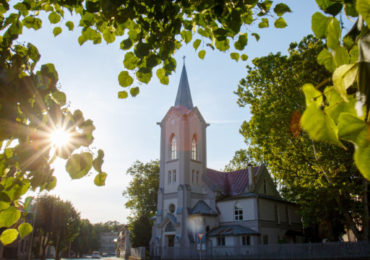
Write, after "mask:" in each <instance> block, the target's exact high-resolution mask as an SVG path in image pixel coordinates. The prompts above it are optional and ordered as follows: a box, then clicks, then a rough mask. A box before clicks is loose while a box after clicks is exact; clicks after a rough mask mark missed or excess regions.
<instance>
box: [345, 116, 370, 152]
mask: <svg viewBox="0 0 370 260" xmlns="http://www.w3.org/2000/svg"><path fill="white" fill-rule="evenodd" d="M368 127H369V126H368V125H367V124H366V123H365V122H364V121H363V120H361V119H359V118H358V117H357V116H354V115H353V114H351V113H342V114H341V115H340V116H339V118H338V135H339V137H340V138H341V139H343V140H346V141H349V142H352V143H354V144H356V145H361V146H362V145H363V144H364V142H366V134H367V130H368ZM362 132H364V133H365V138H364V140H361V139H360V137H361V133H362ZM369 140H370V139H369Z"/></svg>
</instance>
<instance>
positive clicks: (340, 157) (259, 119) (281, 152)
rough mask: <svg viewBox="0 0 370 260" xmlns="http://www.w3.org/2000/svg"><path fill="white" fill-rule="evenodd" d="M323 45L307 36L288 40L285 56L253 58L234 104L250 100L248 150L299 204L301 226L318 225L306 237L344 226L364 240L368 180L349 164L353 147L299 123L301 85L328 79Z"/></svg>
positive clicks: (331, 235)
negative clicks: (321, 138) (321, 137)
mask: <svg viewBox="0 0 370 260" xmlns="http://www.w3.org/2000/svg"><path fill="white" fill-rule="evenodd" d="M323 49H324V44H323V43H322V42H321V41H320V40H318V39H315V38H313V37H312V36H308V37H306V38H304V39H303V40H302V41H301V42H300V43H298V44H297V43H292V44H291V45H290V48H289V56H282V55H281V54H280V53H277V54H270V55H268V56H266V57H260V58H256V59H254V60H253V67H250V66H248V67H247V77H246V78H244V79H242V80H241V81H240V85H239V87H238V89H237V91H236V94H237V95H238V104H239V105H240V106H245V105H250V110H251V113H252V117H251V119H250V120H249V121H248V122H244V123H243V125H242V127H241V129H240V133H241V134H242V135H243V136H244V137H245V140H246V142H247V143H249V144H250V146H249V151H248V153H250V154H251V156H252V157H253V158H255V159H256V160H257V161H260V162H261V161H263V162H265V163H266V164H267V165H268V167H269V168H270V170H271V173H272V174H273V175H274V177H275V178H276V179H277V180H278V182H279V184H280V187H281V190H282V192H283V196H284V197H285V198H286V199H288V200H289V201H292V202H296V203H297V204H298V205H299V206H300V209H301V214H302V216H303V222H304V225H305V226H306V227H315V226H317V227H319V230H320V234H315V233H312V234H310V236H311V239H313V240H315V239H318V238H319V237H321V238H328V239H330V240H336V239H337V238H338V237H340V235H341V234H343V232H344V228H346V229H347V230H352V231H353V233H354V234H355V235H356V237H357V239H366V238H367V236H368V234H367V231H366V230H365V229H366V228H367V227H368V225H367V221H366V220H368V213H367V212H368V204H367V202H366V198H367V196H368V192H367V185H368V182H367V180H365V179H364V178H363V177H362V176H361V174H360V173H359V171H358V170H357V169H356V167H354V162H353V153H354V150H353V146H352V145H351V144H349V143H343V146H345V148H346V150H344V149H343V148H341V147H337V146H334V145H331V144H326V143H318V142H314V141H312V140H311V138H310V137H309V135H307V134H306V133H304V132H302V131H301V128H300V124H299V120H300V115H301V114H302V113H303V111H305V94H304V93H303V91H302V90H301V85H302V84H304V83H305V82H311V83H313V84H319V83H320V82H322V81H324V80H325V79H327V78H330V73H329V72H328V71H326V70H325V69H324V68H323V67H322V66H321V65H319V64H318V63H317V61H316V57H317V55H318V53H320V52H321V51H322V50H323ZM306 98H307V96H306ZM318 102H319V101H318ZM312 123H314V124H315V123H316V121H314V122H312ZM359 198H361V199H359ZM360 223H361V224H360ZM360 226H362V229H361V228H359V227H360Z"/></svg>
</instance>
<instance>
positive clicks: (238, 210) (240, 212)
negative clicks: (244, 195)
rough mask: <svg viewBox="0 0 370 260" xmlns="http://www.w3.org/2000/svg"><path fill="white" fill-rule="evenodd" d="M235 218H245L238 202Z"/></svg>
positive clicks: (235, 207) (235, 208)
mask: <svg viewBox="0 0 370 260" xmlns="http://www.w3.org/2000/svg"><path fill="white" fill-rule="evenodd" d="M234 220H243V209H242V207H241V206H239V204H238V203H235V206H234Z"/></svg>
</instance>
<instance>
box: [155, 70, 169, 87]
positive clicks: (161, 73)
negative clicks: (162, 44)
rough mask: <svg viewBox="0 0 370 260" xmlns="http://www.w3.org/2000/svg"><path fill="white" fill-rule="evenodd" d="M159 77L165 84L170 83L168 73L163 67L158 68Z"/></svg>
mask: <svg viewBox="0 0 370 260" xmlns="http://www.w3.org/2000/svg"><path fill="white" fill-rule="evenodd" d="M156 74H157V77H158V79H159V81H160V82H161V83H162V84H164V85H168V83H169V79H168V76H167V75H166V71H165V69H163V68H161V69H158V70H157V72H156Z"/></svg>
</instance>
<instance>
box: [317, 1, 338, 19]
mask: <svg viewBox="0 0 370 260" xmlns="http://www.w3.org/2000/svg"><path fill="white" fill-rule="evenodd" d="M340 2H341V0H339V1H337V0H316V3H317V5H318V6H319V7H320V9H321V10H323V11H324V12H325V13H327V14H331V15H332V16H336V15H337V14H339V13H340V11H341V10H342V8H343V5H342V4H341V3H340Z"/></svg>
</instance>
